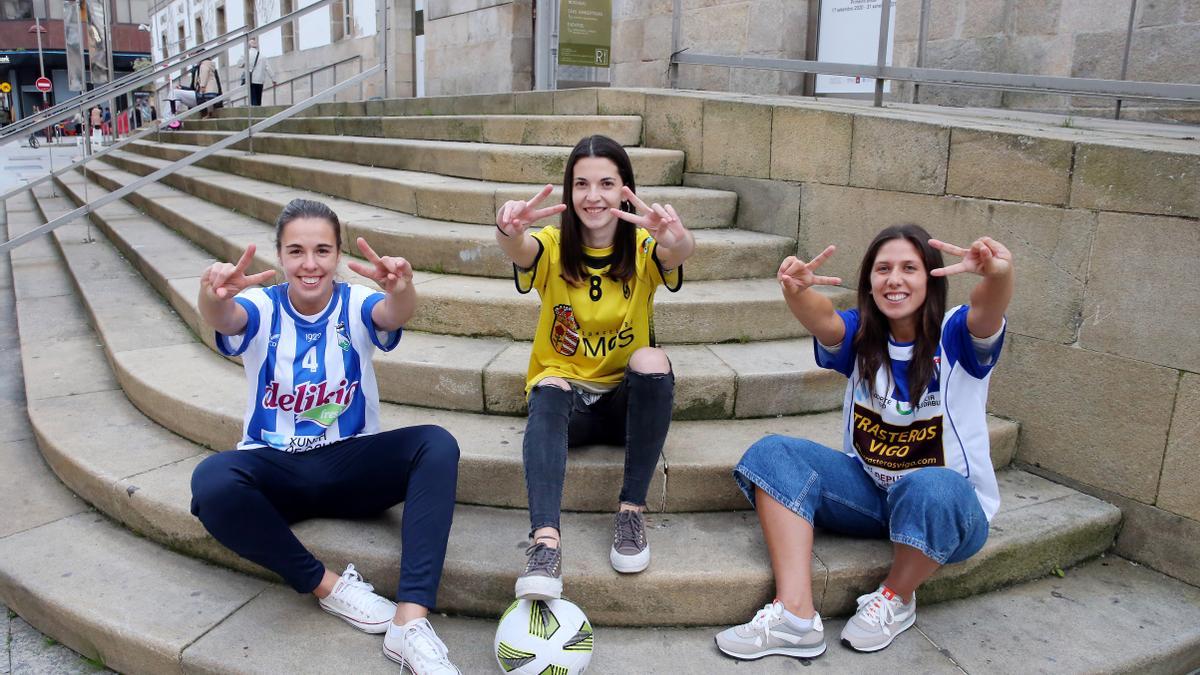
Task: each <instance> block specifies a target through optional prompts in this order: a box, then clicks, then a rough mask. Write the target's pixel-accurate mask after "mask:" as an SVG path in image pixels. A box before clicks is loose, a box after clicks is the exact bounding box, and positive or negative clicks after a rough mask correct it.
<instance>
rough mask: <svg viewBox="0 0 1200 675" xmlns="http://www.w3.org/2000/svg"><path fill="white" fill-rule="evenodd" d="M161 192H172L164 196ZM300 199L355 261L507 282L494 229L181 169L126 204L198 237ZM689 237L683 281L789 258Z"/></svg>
mask: <svg viewBox="0 0 1200 675" xmlns="http://www.w3.org/2000/svg"><path fill="white" fill-rule="evenodd" d="M112 162H113V164H101V163H100V162H95V163H93V164H94V165H93V166H91V167H90V168H89V174H90V175H91V176H92V177H93V178H94V179H95V180H97V181H98V182H99V183H100V184H101V185H103V186H104V187H105V188H106V189H109V190H115V189H117V188H118V187H124V186H125V185H127V184H129V183H131V182H133V180H135V179H136V178H137V177H139V176H143V175H146V174H149V173H151V172H152V171H154V170H157V169H158V168H161V167H162V166H165V165H166V162H165V161H163V160H155V159H149V158H143V157H141V156H139V155H132V154H129V155H120V156H118V157H116V158H114V159H113V160H112ZM118 166H120V167H124V168H117V167H118ZM126 169H128V170H126ZM164 185H169V186H173V187H175V188H177V189H178V192H175V191H173V190H171V189H164ZM189 193H192V194H189ZM193 194H194V195H196V196H193ZM300 196H303V197H307V198H312V199H321V200H323V201H325V202H327V203H329V205H330V206H331V208H333V209H334V211H335V212H337V214H338V216H339V218H340V219H341V220H342V225H343V230H344V232H343V240H344V244H343V245H344V247H345V249H346V252H348V253H351V254H353V255H358V249H357V248H356V247H355V246H354V244H353V242H354V239H355V238H356V237H358V236H363V237H366V238H367V240H368V241H370V242H371V244H372V246H374V247H375V248H377V249H378V250H379V251H381V252H383V253H385V254H391V255H403V256H405V257H406V258H408V260H409V261H410V262H412V263H413V265H414V266H415V267H416V269H421V270H428V271H433V272H439V273H441V272H446V273H451V274H466V275H471V276H488V277H497V278H503V279H511V278H512V263H511V262H509V260H508V258H507V257H505V256H504V253H503V251H501V250H500V247H499V246H497V245H496V239H495V232H496V230H495V226H493V225H477V224H466V223H453V222H447V221H442V220H432V219H429V218H422V217H420V216H414V215H411V214H408V213H400V212H396V211H392V210H388V209H385V208H381V207H377V206H370V205H366V204H362V203H359V202H354V201H348V200H345V199H339V198H332V199H331V198H329V197H326V196H324V195H321V194H317V193H310V192H305V191H301V190H298V189H284V190H280V188H279V186H278V185H275V184H273V183H267V182H264V181H259V180H255V179H252V178H236V177H232V176H228V175H222V174H216V173H214V172H211V171H209V170H207V169H185V170H183V171H181V172H179V173H178V174H177V175H175V176H172V177H169V178H167V179H164V182H163V183H162V184H158V185H155V186H148V187H146V188H143V189H142V190H140V191H139V192H136V193H134V194H133V195H131V196H130V197H127V198H126V199H127V200H128V201H129V202H130V203H132V204H134V205H136V206H137V207H138V208H140V209H142V210H143V211H145V212H146V213H148V214H150V215H152V216H154V217H155V218H157V219H158V220H159V221H161V222H163V223H166V224H168V225H170V226H171V227H173V228H175V229H177V230H179V231H180V232H189V233H195V236H202V234H203V233H202V232H201V231H202V230H203V229H204V227H209V228H215V227H224V222H213V218H212V217H211V215H210V214H211V212H213V211H221V212H222V213H225V212H224V211H222V210H221V209H220V206H222V205H225V206H229V207H230V208H233V209H236V210H238V211H240V212H241V213H243V214H247V215H246V216H234V215H233V214H229V215H228V216H227V215H222V221H223V220H224V219H226V218H229V217H230V216H232V219H233V220H234V221H237V222H238V223H239V225H238V227H239V228H240V227H241V226H242V225H241V224H240V223H243V222H244V223H246V225H247V226H249V225H250V221H252V220H254V219H257V220H258V221H260V226H263V227H265V226H266V224H269V223H273V222H274V220H275V217H276V216H277V215H278V214H279V212H280V211H282V210H283V206H284V205H285V204H287V202H288V201H290V200H291V199H293V198H295V197H300ZM250 229H254V228H250ZM694 234H695V237H696V253H695V255H694V256H692V258H691V259H690V260H689V261H688V262H687V265H686V267H685V274H686V278H687V279H689V280H709V279H735V278H755V277H759V278H761V277H770V276H774V274H775V272H776V270H777V269H778V266H779V261H781V260H783V258H785V257H787V256H788V255H791V254H792V253H793V252H794V251H795V241H794V240H792V239H790V238H788V237H779V236H775V235H769V234H761V233H758V232H750V231H746V230H738V229H712V230H696V231H695V233H694Z"/></svg>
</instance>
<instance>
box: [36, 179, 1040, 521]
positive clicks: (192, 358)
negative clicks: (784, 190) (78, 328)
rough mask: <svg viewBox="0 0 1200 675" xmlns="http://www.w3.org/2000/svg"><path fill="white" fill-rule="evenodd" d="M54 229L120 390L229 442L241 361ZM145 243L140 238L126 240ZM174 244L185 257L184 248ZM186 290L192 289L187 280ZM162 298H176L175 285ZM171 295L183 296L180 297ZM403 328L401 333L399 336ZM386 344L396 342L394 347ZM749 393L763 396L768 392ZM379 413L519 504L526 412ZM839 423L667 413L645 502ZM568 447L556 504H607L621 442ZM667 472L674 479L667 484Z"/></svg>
mask: <svg viewBox="0 0 1200 675" xmlns="http://www.w3.org/2000/svg"><path fill="white" fill-rule="evenodd" d="M42 207H43V209H45V211H46V212H47V214H49V215H51V216H52V215H53V214H55V213H58V212H60V211H62V210H65V209H66V208H67V206H66V204H65V203H62V201H61V200H49V199H48V200H43V202H42ZM105 208H108V207H105ZM103 210H104V209H101V211H103ZM67 227H75V226H67ZM63 232H64V234H63V235H62V236H61V237H60V239H59V241H60V242H61V248H62V251H63V253H64V255H65V259H66V262H67V266H68V272H69V275H70V276H69V281H67V282H65V283H64V282H62V281H59V280H52V281H50V282H48V283H49V284H50V285H55V286H63V285H66V286H68V287H69V286H70V285H71V284H72V283H73V284H74V285H75V286H76V287H78V288H79V289H80V296H81V299H82V301H83V303H84V305H85V307H86V308H87V311H88V314H89V316H90V317H91V321H92V325H93V326H95V328H96V331H97V332H98V333H99V335H100V336H101V338H102V339H103V342H104V344H105V346H106V348H107V350H108V358H109V362H110V363H111V367H112V369H113V370H115V372H116V374H117V379H118V380H119V381H120V383H121V385H122V386H123V388H124V390H125V394H126V395H127V396H128V397H129V399H130V400H131V401H132V402H133V403H134V404H135V405H137V406H138V408H140V409H141V410H142V411H143V412H144V413H145V414H147V415H149V416H150V417H151V418H153V419H155V420H156V421H158V423H159V424H161V425H163V426H164V427H165V428H167V429H169V430H171V431H174V432H176V433H178V434H180V435H181V436H183V437H185V438H188V439H191V440H193V441H195V442H197V443H200V444H202V445H205V446H207V447H210V448H214V449H225V448H230V447H233V445H234V444H235V443H236V442H237V441H238V440H239V438H240V435H241V424H242V417H241V416H242V414H243V412H244V410H243V406H242V405H241V403H240V401H241V400H242V398H243V397H244V395H245V392H244V390H243V386H244V385H243V384H242V383H241V381H242V379H243V377H242V375H241V368H240V367H239V366H237V365H235V364H234V363H231V362H230V361H227V360H225V359H223V358H221V357H219V356H217V355H216V353H215V352H214V351H212V349H211V347H209V348H205V347H204V346H201V345H199V344H197V343H196V341H195V338H194V337H193V336H192V334H191V331H189V330H188V327H186V326H185V325H183V322H182V321H180V318H176V316H173V315H172V312H171V310H170V309H168V308H167V306H166V303H165V302H164V301H163V300H162V299H161V298H159V297H158V294H156V293H155V291H154V290H152V289H151V288H149V287H147V285H146V284H145V283H143V282H142V281H141V280H140V279H138V278H137V277H138V272H137V271H135V270H133V269H130V268H129V267H128V266H126V265H125V263H124V262H123V261H121V260H120V259H119V258H118V254H117V252H116V251H114V250H113V249H112V248H111V247H108V246H105V245H103V244H102V243H90V244H86V245H83V244H79V245H76V243H75V240H74V239H72V237H76V236H78V238H79V240H83V239H85V236H84V235H83V232H84V226H82V225H80V226H78V228H77V230H70V229H68V230H63ZM56 236H57V235H56ZM103 236H104V235H103V234H102V233H94V234H93V238H94V239H101V238H102V237H103ZM151 247H152V245H151V244H146V245H145V246H135V247H132V248H130V249H129V250H134V251H136V250H141V249H145V248H151ZM173 255H175V256H176V257H177V258H184V257H186V253H175V254H173ZM172 288H174V286H172ZM186 295H189V296H191V295H194V289H193V292H191V293H187V294H186ZM171 297H173V298H177V297H178V294H175V295H173V296H171ZM176 302H177V303H178V301H177V300H176ZM177 306H186V305H183V304H182V303H178V304H177ZM192 311H194V310H192ZM67 320H68V317H56V322H57V323H64V322H66V321H67ZM417 335H419V334H417ZM412 337H413V336H412V335H407V336H405V338H404V339H403V340H401V345H405V343H406V342H408V341H410V340H411V339H412ZM424 339H425V344H429V343H430V342H434V343H436V342H445V338H429V337H425V338H424ZM418 344H420V343H418ZM433 346H434V347H436V346H437V345H436V344H434V345H433ZM451 348H452V349H453V346H452V347H451ZM396 351H397V352H400V353H402V354H403V353H404V352H403V351H402V349H401V348H398V349H397V350H396ZM376 365H377V368H378V370H377V373H378V374H379V376H380V377H379V381H380V388H381V390H382V392H383V394H382V398H384V400H387V399H388V398H389V397H392V398H401V397H404V396H406V395H407V396H412V394H411V393H409V394H405V393H404V389H405V388H407V387H411V388H412V389H414V390H417V396H422V395H423V396H425V397H426V399H427V400H424V401H419V403H421V404H422V405H425V406H428V405H431V404H436V403H438V402H439V401H440V400H443V399H445V398H447V394H445V393H444V388H440V387H439V388H435V387H433V386H431V385H429V384H427V382H428V379H429V377H428V376H427V375H423V374H422V373H421V371H420V370H419V368H418V367H415V366H414V367H412V368H411V369H407V368H405V367H397V366H396V365H395V364H394V363H393V362H390V361H387V360H383V359H379V358H377V359H376ZM414 372H415V373H416V374H417V375H416V376H415V377H412V378H411V380H406V379H404V378H405V377H406V376H408V375H410V374H412V373H414ZM697 377H702V375H697ZM680 379H681V380H682V381H683V382H682V383H681V384H680V385H679V386H678V390H679V391H680V392H682V393H681V395H680V397H681V398H683V397H685V396H695V394H691V393H689V392H696V391H697V390H699V391H700V395H703V393H704V392H703V389H702V388H701V387H698V386H695V385H692V384H688V383H687V378H686V376H685V374H684V373H683V372H681V375H680ZM459 381H463V380H459ZM441 384H442V383H439V385H441ZM488 384H489V389H487V391H488V392H494V391H496V389H495V388H494V386H490V382H489V383H488ZM516 384H517V386H516V392H517V393H516V395H518V396H519V393H520V388H519V386H520V385H519V381H518V382H517V383H516ZM463 386H464V387H466V386H470V385H469V384H464V385H463ZM475 386H478V385H477V384H476V385H475ZM761 389H763V387H761V386H756V387H754V388H753V390H754V391H756V392H757V391H758V390H761ZM796 390H797V391H798V392H804V391H806V388H804V387H801V386H797V387H796ZM757 395H758V396H763V397H769V396H771V394H770V393H769V392H761V393H758V394H757ZM494 397H495V395H494V394H492V396H491V397H489V401H488V403H489V405H493V401H492V399H493V398H494ZM798 397H800V398H805V397H807V394H804V395H800V394H798ZM381 414H382V416H383V418H384V421H385V423H386V424H387V425H388V426H389V427H393V426H404V425H408V424H415V423H421V422H433V423H437V424H441V425H442V426H444V427H446V428H447V429H450V430H451V431H452V432H453V433H454V434H455V436H456V437H458V438H459V439H461V440H460V443H461V445H462V452H463V461H462V474H463V475H462V480H461V481H460V488H459V498H460V500H461V501H463V502H467V503H479V504H488V505H495V506H522V507H523V506H525V505H526V500H525V490H524V474H523V469H522V464H521V457H520V452H519V448H520V445H521V434H522V433H523V429H524V420H522V419H520V418H513V417H501V416H488V415H478V414H466V413H461V412H450V411H439V410H432V409H429V408H418V407H412V406H406V405H391V404H387V403H385V404H384V405H382V406H381ZM839 429H840V418H839V416H838V414H837V413H827V414H820V415H807V416H805V415H801V416H788V417H777V418H772V419H770V420H768V421H765V422H764V421H761V420H759V421H751V420H741V421H738V422H736V423H721V422H715V421H708V422H704V421H680V422H676V423H675V424H673V425H672V428H671V433H670V434H669V435H668V438H667V444H666V447H665V448H664V454H665V457H666V458H665V459H664V461H663V464H662V466H661V467H660V470H659V472H658V474H657V476H656V479H655V487H654V495H655V502H654V504H653V505H652V506H653V508H655V509H665V510H670V511H695V510H714V509H742V508H746V507H747V504H746V502H745V500H744V499H743V498H742V496H741V494H740V493H739V492H738V491H737V490H736V488H735V487H734V485H733V483H732V482H731V481H730V479H729V473H730V470H731V468H732V467H733V464H734V463H735V462H736V461H737V459H738V457H740V455H741V452H742V451H743V450H744V449H745V448H746V447H748V446H749V445H750V444H751V443H753V442H754V441H756V440H757V439H758V438H760V437H761V436H762V435H763V434H764V433H784V434H789V435H793V436H803V437H808V438H813V439H816V440H819V441H820V442H823V443H826V444H829V445H836V444H837V443H839V442H840V435H839V434H840V431H839ZM991 431H992V451H993V463H994V465H995V466H997V467H1002V466H1005V465H1007V464H1008V463H1009V461H1010V460H1011V457H1012V453H1013V451H1014V450H1015V443H1016V438H1017V427H1016V425H1014V424H1012V423H1010V422H1005V421H1002V420H999V419H993V420H992V429H991ZM572 456H573V458H572V462H571V463H570V465H569V469H568V484H567V494H566V495H565V501H564V506H565V508H567V509H571V510H592V511H605V510H608V509H610V508H611V507H612V500H613V495H614V494H616V492H617V488H618V487H619V485H620V482H621V474H622V467H623V461H624V457H623V453H622V451H621V450H620V449H619V448H611V447H595V448H581V449H578V450H573V451H572ZM668 472H670V475H671V479H672V480H671V482H670V490H669V491H668V485H667V481H666V476H667V473H668Z"/></svg>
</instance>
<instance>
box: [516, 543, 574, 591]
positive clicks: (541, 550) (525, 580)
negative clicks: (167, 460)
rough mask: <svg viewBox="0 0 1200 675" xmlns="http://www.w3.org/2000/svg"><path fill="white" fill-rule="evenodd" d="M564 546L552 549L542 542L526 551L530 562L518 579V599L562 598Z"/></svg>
mask: <svg viewBox="0 0 1200 675" xmlns="http://www.w3.org/2000/svg"><path fill="white" fill-rule="evenodd" d="M561 546H562V544H559V547H560V548H550V547H549V546H546V545H545V544H543V543H541V542H535V543H534V544H533V546H530V547H529V548H527V549H525V555H527V556H529V560H527V561H526V562H525V572H524V573H523V574H522V575H521V576H519V577H517V588H516V591H517V599H519V600H557V599H558V598H561V597H562V587H563V584H562V550H561Z"/></svg>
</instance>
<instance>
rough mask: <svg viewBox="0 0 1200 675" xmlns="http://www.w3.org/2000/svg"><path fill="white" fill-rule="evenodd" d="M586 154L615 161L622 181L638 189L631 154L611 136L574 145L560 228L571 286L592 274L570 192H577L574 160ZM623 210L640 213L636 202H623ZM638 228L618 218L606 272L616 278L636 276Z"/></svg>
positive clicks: (565, 276)
mask: <svg viewBox="0 0 1200 675" xmlns="http://www.w3.org/2000/svg"><path fill="white" fill-rule="evenodd" d="M585 157H603V158H604V159H608V160H612V163H613V164H616V165H617V174H618V175H619V176H620V177H621V182H622V183H624V184H625V186H626V187H628V188H629V189H630V190H632V191H634V192H637V186H636V185H635V184H634V182H633V163H632V162H630V161H629V154H628V153H627V152H625V148H622V147H621V144H620V143H617V142H616V141H614V140H613V139H611V138H609V137H608V136H600V135H596V136H588V137H587V138H584V139H583V140H581V141H579V142H578V143H576V144H575V148H574V149H573V150H571V155H570V156H569V157H567V166H566V171H565V172H564V173H563V204H566V205H567V210H566V211H563V212H562V220H561V221H560V223H561V224H560V225H559V230H560V231H561V233H562V246H561V256H562V263H561V267H562V272H561V274H562V278H563V279H565V280H566V281H567V283H570V284H572V285H576V286H578V285H580V284H582V283H583V282H584V279H587V278H588V277H589V276H590V275H589V274H588V272H587V269H586V265H585V262H584V259H583V233H582V232H581V231H580V230H581V228H582V226H581V225H580V224H579V216H578V214H576V213H575V205H574V202H573V201H572V198H571V195H572V193H573V192H574V183H575V163H576V162H578V161H579V160H581V159H583V158H585ZM621 210H622V211H626V212H628V213H637V210H636V209H634V208H633V204H630V203H629V202H627V201H622V202H621ZM636 249H637V227H636V226H635V225H634V224H633V223H630V222H627V221H624V220H618V221H617V232H616V235H614V236H613V252H612V256H611V257H610V258H609V267H608V272H607V273H606V274H605V276H607V277H608V278H610V279H613V280H614V281H628V280H630V279H632V278H633V274H634V271H635V269H636V268H635V265H636V255H635V254H636V253H637V251H636Z"/></svg>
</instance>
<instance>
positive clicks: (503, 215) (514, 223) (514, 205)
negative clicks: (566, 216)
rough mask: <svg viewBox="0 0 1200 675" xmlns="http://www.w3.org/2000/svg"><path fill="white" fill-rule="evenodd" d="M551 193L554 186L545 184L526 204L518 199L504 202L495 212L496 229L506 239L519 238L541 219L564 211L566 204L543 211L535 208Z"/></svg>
mask: <svg viewBox="0 0 1200 675" xmlns="http://www.w3.org/2000/svg"><path fill="white" fill-rule="evenodd" d="M553 191H554V186H553V185H550V184H549V183H547V184H546V187H544V188H542V189H541V191H540V192H538V193H537V194H536V195H534V196H533V199H530V200H529V201H527V202H523V201H521V200H519V199H510V200H508V201H506V202H504V206H501V207H500V210H499V211H497V212H496V227H498V228H499V229H500V232H501V233H502V234H503V235H504V236H506V237H511V236H514V235H516V236H520V235H521V234H522V233H523V232H525V228H527V227H529V226H530V225H532V224H533V223H536V222H537V221H539V220H541V219H542V218H548V217H550V216H553V215H555V214H558V213H562V212H563V211H566V210H567V205H566V204H555V205H554V206H547V207H546V208H544V209H539V208H537V205H538V204H541V203H542V202H543V201H545V200H546V197H549V196H550V193H551V192H553Z"/></svg>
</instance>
